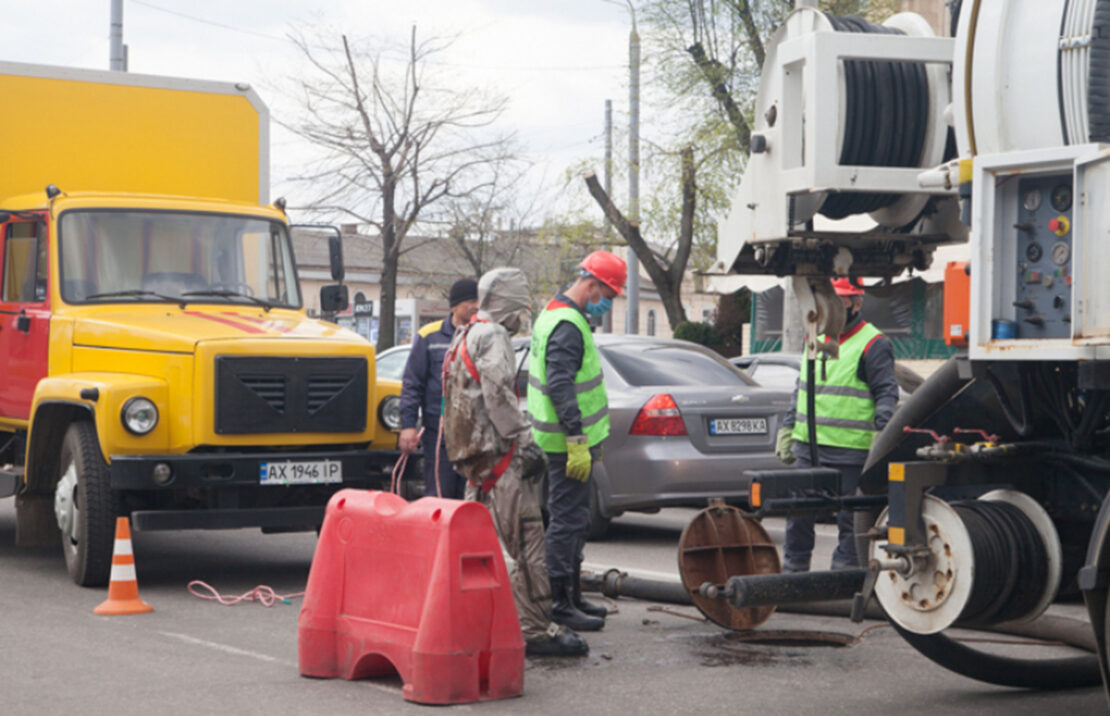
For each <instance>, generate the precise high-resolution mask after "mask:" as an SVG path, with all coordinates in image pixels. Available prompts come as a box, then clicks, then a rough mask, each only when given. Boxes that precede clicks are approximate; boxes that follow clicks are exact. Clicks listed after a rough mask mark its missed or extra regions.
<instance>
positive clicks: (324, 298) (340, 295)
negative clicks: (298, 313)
mask: <svg viewBox="0 0 1110 716" xmlns="http://www.w3.org/2000/svg"><path fill="white" fill-rule="evenodd" d="M349 303H350V300H349V299H348V295H347V287H346V286H344V285H343V284H332V285H330V286H322V287H321V288H320V311H322V312H324V313H338V312H339V311H343V310H346V308H347V305H348V304H349Z"/></svg>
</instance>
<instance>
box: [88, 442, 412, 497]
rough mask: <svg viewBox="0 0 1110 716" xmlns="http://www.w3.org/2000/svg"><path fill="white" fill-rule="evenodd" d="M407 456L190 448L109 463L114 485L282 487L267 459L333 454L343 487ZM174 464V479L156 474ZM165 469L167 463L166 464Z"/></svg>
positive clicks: (360, 483)
mask: <svg viewBox="0 0 1110 716" xmlns="http://www.w3.org/2000/svg"><path fill="white" fill-rule="evenodd" d="M400 456H401V453H400V451H398V450H373V451H369V450H348V451H343V452H336V451H331V452H304V453H288V452H285V453H187V454H185V455H113V456H112V462H111V466H110V468H109V474H110V485H111V488H112V489H113V490H164V489H174V490H180V489H189V488H198V487H232V486H244V487H246V486H256V487H259V488H260V489H281V487H282V486H281V485H263V484H262V465H263V464H278V465H280V464H283V463H287V462H290V461H292V462H317V461H324V460H327V461H329V462H333V463H334V462H338V463H340V464H341V465H342V466H343V473H342V474H343V481H342V483H324V482H319V483H313V482H304V483H299V484H333V485H334V486H335V487H336V489H339V488H340V487H371V486H374V485H377V484H378V483H379V482H380V480H381V476H382V474H383V472H385V471H387V470H388V469H389V468H390V467H392V466H393V464H394V463H395V462H396V461H397V459H398V458H399V457H400ZM163 465H164V466H168V467H169V470H170V476H169V479H168V480H164V481H162V482H159V481H158V480H157V479H155V473H156V468H159V466H163ZM162 470H163V471H164V468H162Z"/></svg>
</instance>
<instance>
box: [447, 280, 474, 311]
mask: <svg viewBox="0 0 1110 716" xmlns="http://www.w3.org/2000/svg"><path fill="white" fill-rule="evenodd" d="M477 300H478V282H477V281H475V280H474V279H472V278H460V279H459V280H458V281H456V282H455V283H453V284H451V295H450V298H449V303H450V304H451V308H454V307H455V306H457V305H459V304H460V303H462V302H463V301H477Z"/></svg>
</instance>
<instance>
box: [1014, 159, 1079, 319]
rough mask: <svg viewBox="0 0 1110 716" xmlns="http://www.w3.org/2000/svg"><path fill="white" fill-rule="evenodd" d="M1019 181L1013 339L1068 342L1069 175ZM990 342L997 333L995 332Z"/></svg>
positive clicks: (1070, 232) (1069, 278)
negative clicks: (1058, 339)
mask: <svg viewBox="0 0 1110 716" xmlns="http://www.w3.org/2000/svg"><path fill="white" fill-rule="evenodd" d="M1014 178H1016V179H1018V192H1017V193H1018V201H1017V206H1016V209H1017V212H1016V217H1015V218H1016V221H1015V222H1014V224H1013V229H1014V234H1015V235H1016V239H1017V247H1016V248H1017V251H1016V252H1014V253H1013V254H1011V255H1012V256H1015V257H1016V259H1017V266H1016V272H1017V275H1016V277H1015V278H1016V283H1015V284H1014V298H1013V309H1014V310H1013V314H1012V315H1013V322H1014V325H1013V326H1005V327H1004V330H1005V331H1008V332H1009V333H1010V336H1007V337H1015V338H1069V337H1070V336H1071V325H1070V324H1071V309H1072V268H1071V267H1072V234H1073V231H1072V204H1073V202H1074V197H1073V187H1072V174H1071V173H1070V172H1069V173H1067V174H1063V175H1056V176H1036V177H1021V176H1020V175H1018V176H1016V177H1014ZM995 333H996V336H995V337H1001V336H999V335H997V334H998V333H999V329H998V325H997V324H996V327H995Z"/></svg>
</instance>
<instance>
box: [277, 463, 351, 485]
mask: <svg viewBox="0 0 1110 716" xmlns="http://www.w3.org/2000/svg"><path fill="white" fill-rule="evenodd" d="M258 469H259V477H260V481H261V482H262V484H263V485H322V484H327V483H332V482H343V463H341V462H338V461H336V460H308V461H304V462H293V461H292V460H287V461H286V462H264V463H262V464H261V465H259V468H258Z"/></svg>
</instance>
